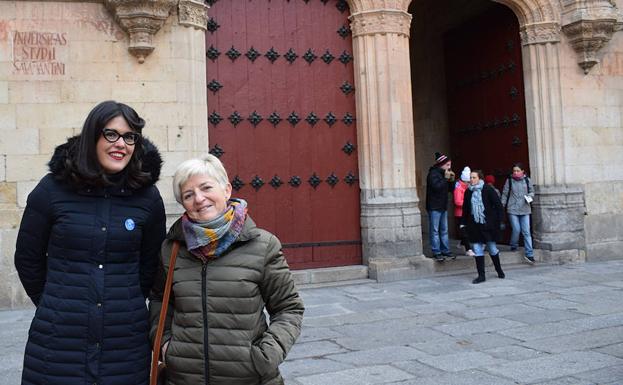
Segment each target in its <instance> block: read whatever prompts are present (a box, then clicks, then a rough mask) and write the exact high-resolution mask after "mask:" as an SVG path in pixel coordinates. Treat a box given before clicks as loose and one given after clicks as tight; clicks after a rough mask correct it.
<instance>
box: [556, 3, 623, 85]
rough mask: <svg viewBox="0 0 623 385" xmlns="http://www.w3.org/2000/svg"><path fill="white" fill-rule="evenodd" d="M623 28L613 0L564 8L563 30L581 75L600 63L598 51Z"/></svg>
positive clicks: (622, 19) (573, 4) (575, 4)
mask: <svg viewBox="0 0 623 385" xmlns="http://www.w3.org/2000/svg"><path fill="white" fill-rule="evenodd" d="M622 26H623V18H622V16H621V14H620V12H619V9H618V8H617V6H616V2H614V1H609V0H588V1H583V2H580V1H573V2H569V3H567V4H566V5H565V11H564V14H563V26H562V30H563V32H564V33H565V35H567V37H568V38H569V42H570V44H571V46H572V47H573V48H574V49H575V51H576V52H577V54H578V65H579V66H580V67H581V68H582V69H583V70H584V73H588V72H589V71H590V69H591V68H592V67H593V66H594V65H595V64H597V63H599V59H598V56H597V54H598V52H599V50H600V49H601V48H602V47H603V46H604V45H606V44H607V43H608V41H610V39H611V38H612V35H613V34H614V33H615V32H616V31H618V30H620V29H621V28H622Z"/></svg>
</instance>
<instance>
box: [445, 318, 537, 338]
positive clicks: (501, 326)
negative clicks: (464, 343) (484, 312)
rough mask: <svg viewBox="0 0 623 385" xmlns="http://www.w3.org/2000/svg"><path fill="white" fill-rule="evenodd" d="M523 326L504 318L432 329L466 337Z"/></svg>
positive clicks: (457, 323) (486, 319)
mask: <svg viewBox="0 0 623 385" xmlns="http://www.w3.org/2000/svg"><path fill="white" fill-rule="evenodd" d="M521 326H525V324H524V323H521V322H516V321H511V320H507V319H504V318H485V319H479V320H474V321H466V322H456V323H453V324H449V325H439V326H434V327H433V329H435V330H438V331H440V332H442V333H446V334H449V335H451V336H468V335H471V334H476V333H484V332H495V331H499V330H506V329H512V328H518V327H521Z"/></svg>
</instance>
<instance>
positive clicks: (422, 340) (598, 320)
mask: <svg viewBox="0 0 623 385" xmlns="http://www.w3.org/2000/svg"><path fill="white" fill-rule="evenodd" d="M506 273H507V277H506V279H498V278H497V276H496V275H495V273H494V272H491V271H488V272H487V281H486V282H484V283H482V284H480V285H472V284H471V279H472V278H473V275H469V276H468V275H458V276H446V277H433V278H426V279H417V280H411V281H401V282H393V283H383V284H377V283H363V284H358V285H350V286H336V287H323V288H315V289H303V290H302V291H301V292H302V296H303V298H304V300H305V305H306V308H307V311H306V313H305V322H304V328H303V333H302V335H301V338H300V339H299V341H298V342H297V344H296V345H295V346H294V348H293V349H292V351H291V352H290V354H289V355H288V359H287V361H286V362H285V363H284V364H283V365H282V366H281V369H282V372H283V374H284V376H285V377H286V384H288V385H316V384H317V385H366V384H400V385H472V384H473V385H476V384H477V385H511V384H538V385H595V384H607V385H615V384H617V385H623V261H611V262H600V263H586V264H577V265H563V266H536V267H531V268H523V269H513V270H508V271H507V272H506ZM31 317H32V309H25V310H12V311H3V312H0V349H1V352H2V355H0V384H6V385H14V384H19V375H20V370H21V361H22V354H23V347H24V342H25V339H26V333H27V329H28V325H29V322H30V319H31ZM120 385H122V384H120Z"/></svg>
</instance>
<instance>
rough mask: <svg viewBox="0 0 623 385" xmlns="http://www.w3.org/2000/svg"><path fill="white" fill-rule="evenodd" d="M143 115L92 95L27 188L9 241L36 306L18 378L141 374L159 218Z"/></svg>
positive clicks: (131, 378) (155, 170)
mask: <svg viewBox="0 0 623 385" xmlns="http://www.w3.org/2000/svg"><path fill="white" fill-rule="evenodd" d="M144 125H145V121H144V120H143V119H142V118H141V117H140V116H139V115H138V114H137V113H136V111H134V110H133V109H132V108H131V107H129V106H127V105H125V104H122V103H117V102H114V101H106V102H102V103H100V104H98V105H97V106H96V107H95V108H93V110H91V112H90V113H89V115H88V117H87V118H86V121H85V123H84V126H83V128H82V132H81V134H80V135H79V136H76V137H73V138H70V139H69V140H68V141H67V143H65V144H62V145H60V146H58V147H57V148H56V150H55V151H54V154H53V156H52V159H51V161H50V162H49V168H50V173H49V174H47V175H46V176H44V177H43V178H42V179H41V181H40V182H39V184H37V186H36V187H35V188H34V190H33V191H32V192H31V193H30V194H29V195H28V200H27V204H26V208H25V210H24V215H23V217H22V221H21V224H20V228H19V233H18V236H17V244H16V249H15V267H16V269H17V272H18V274H19V278H20V280H21V282H22V285H23V286H24V289H25V290H26V293H27V294H28V296H29V297H30V299H31V300H32V302H33V303H34V304H35V306H36V312H35V316H34V319H33V321H32V324H31V326H30V330H29V332H28V342H27V343H26V350H25V354H24V369H23V373H22V384H24V385H30V384H32V385H35V384H36V385H40V384H62V385H85V384H97V385H120V384H123V385H130V384H132V385H146V384H148V382H149V365H150V360H151V354H150V342H149V313H148V310H147V306H146V304H145V300H146V297H147V296H148V294H149V292H150V289H151V287H152V285H153V281H154V278H155V274H156V271H157V267H158V255H159V251H160V245H161V243H162V241H163V239H164V237H165V232H166V224H165V212H164V205H163V202H162V198H161V197H160V193H159V191H158V189H157V188H156V187H155V185H154V184H155V183H156V181H157V180H158V178H159V175H160V167H161V164H162V159H161V157H160V154H159V153H158V150H157V149H156V147H155V146H154V145H153V144H151V143H150V142H149V141H147V140H146V139H145V138H143V137H142V135H141V131H142V129H143V126H144Z"/></svg>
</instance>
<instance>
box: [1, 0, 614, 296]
mask: <svg viewBox="0 0 623 385" xmlns="http://www.w3.org/2000/svg"><path fill="white" fill-rule="evenodd" d="M498 2H500V3H502V4H504V5H506V6H508V7H509V8H510V9H512V10H513V11H514V13H515V14H516V15H517V19H518V21H519V25H520V30H521V38H522V45H523V46H522V53H523V64H524V81H525V91H526V95H525V98H526V109H527V116H526V119H527V125H528V139H529V149H530V164H531V167H532V172H533V175H532V177H533V180H534V181H535V183H536V184H537V186H538V195H537V198H536V200H535V203H534V224H535V226H534V232H535V235H534V239H535V244H536V246H537V247H538V248H539V250H538V251H537V252H538V254H537V255H538V256H539V257H540V258H541V259H542V260H547V261H550V262H560V263H562V262H567V261H583V260H591V259H608V258H621V255H620V253H618V250H620V246H622V245H623V234H622V233H621V230H620V229H621V228H623V226H622V225H623V206H622V205H623V204H622V203H621V202H623V168H622V167H620V165H621V164H622V162H623V130H622V128H621V127H622V124H623V107H622V106H623V34H622V33H618V32H617V31H618V30H620V29H621V26H622V23H621V20H622V19H621V16H620V10H619V9H618V8H617V6H616V2H614V1H607V0H590V1H585V0H583V1H580V0H560V1H556V0H499V1H498ZM433 3H434V2H433V1H421V2H412V1H410V0H348V4H349V6H350V12H351V16H350V20H351V29H352V34H353V54H354V63H355V82H356V84H355V89H356V103H357V104H356V105H357V119H358V129H359V132H358V146H359V151H358V152H359V167H360V170H359V175H360V187H361V213H362V214H361V225H362V226H361V227H362V240H363V252H364V263H365V264H366V265H368V266H369V273H370V276H371V277H372V278H375V279H377V280H380V281H382V280H393V279H402V278H408V277H413V276H416V275H419V274H421V273H422V272H423V271H426V270H427V268H428V267H427V266H428V263H429V261H430V260H427V259H425V258H424V256H423V248H422V239H423V238H422V233H423V229H422V228H423V226H422V223H423V221H422V219H424V227H425V217H426V216H425V215H423V214H425V212H424V211H423V210H422V207H423V202H422V200H423V197H424V191H425V177H426V173H427V171H428V167H429V165H430V152H431V151H430V149H431V148H432V147H434V148H435V149H441V150H448V148H449V138H448V124H447V121H446V120H447V118H446V111H445V95H444V93H445V80H444V79H443V75H439V71H437V72H436V71H435V67H443V57H442V51H440V47H441V46H442V44H441V37H442V35H441V32H442V31H441V30H440V29H439V28H440V23H442V22H441V21H440V20H441V19H440V18H441V17H440V16H439V17H438V15H439V14H441V13H439V14H438V15H436V14H435V13H434V12H427V10H428V11H430V10H431V9H432V8H433V6H432V4H433ZM484 4H486V2H485V1H484V0H461V1H460V3H457V1H453V2H452V6H448V7H447V9H446V10H445V11H444V12H445V13H444V16H443V18H444V20H452V18H453V17H458V16H460V15H461V14H462V15H465V13H468V12H474V13H477V12H479V7H483V5H484ZM416 7H419V8H418V11H417V12H415V15H412V13H414V9H415V8H416ZM207 12H208V13H209V10H208V11H207ZM206 22H207V17H206V7H205V5H204V4H203V2H201V1H196V0H176V1H174V0H156V1H145V0H128V1H118V0H101V1H89V2H81V1H76V0H74V1H63V2H56V1H23V0H0V253H1V254H0V266H1V270H0V271H1V273H0V293H2V294H0V307H6V306H19V305H21V304H24V303H25V302H26V298H25V296H24V294H23V292H22V290H21V287H20V285H19V282H18V279H17V276H16V273H15V271H14V269H13V261H12V258H13V249H14V244H15V236H16V231H17V230H16V229H17V227H18V226H19V220H20V217H21V213H22V210H23V208H24V205H25V201H26V196H27V194H28V193H29V192H30V191H31V190H32V188H33V187H34V185H35V184H36V183H37V181H38V180H39V179H40V177H41V176H42V175H44V173H45V172H46V162H47V161H48V159H49V157H50V154H51V152H52V151H53V149H54V147H55V146H56V145H58V144H59V143H61V142H63V141H64V140H65V139H66V138H67V137H68V136H71V135H74V134H76V133H77V132H79V130H80V128H81V125H82V122H83V120H84V118H85V115H86V113H87V112H88V111H89V110H90V109H91V108H92V107H93V106H94V105H95V104H96V103H97V102H99V101H102V100H105V99H116V100H119V101H122V102H126V103H128V104H130V105H132V106H133V107H135V108H136V109H137V111H138V112H139V113H140V114H141V115H142V116H144V117H145V118H146V120H147V126H146V129H145V134H146V136H148V137H150V138H151V139H152V140H153V141H154V142H155V143H156V144H157V145H158V146H159V148H160V149H161V151H162V153H163V155H164V158H165V162H166V163H165V166H164V170H163V178H162V181H161V183H160V186H161V192H162V194H163V196H164V198H165V201H166V204H167V210H168V212H169V213H170V214H171V215H172V216H173V215H175V214H176V213H179V211H180V209H179V207H178V206H177V205H176V204H175V203H174V199H173V197H172V193H171V189H170V187H169V185H170V179H171V175H172V172H173V170H174V168H175V166H176V165H177V164H179V162H180V161H182V160H184V159H186V158H188V157H191V156H194V155H197V154H200V153H203V152H205V151H206V150H207V148H208V129H207V119H206V115H207V112H206V111H207V108H206V104H207V100H206V88H205V87H206V79H205V65H206V62H205V36H204V29H205V23H206ZM445 27H447V26H445ZM445 27H444V28H445ZM420 39H422V40H420ZM442 72H443V71H442ZM418 95H419V96H421V95H426V96H427V98H422V97H418Z"/></svg>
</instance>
